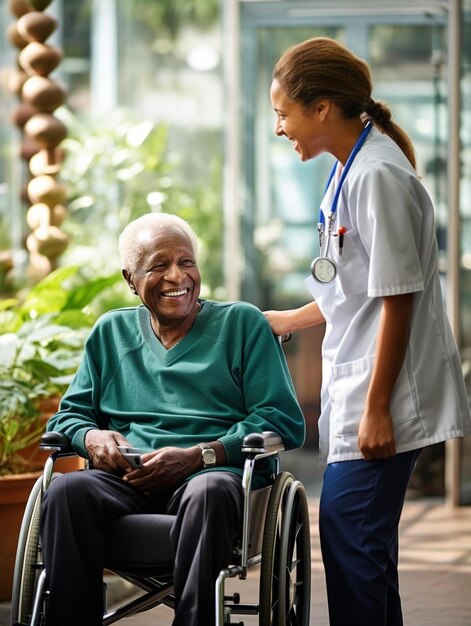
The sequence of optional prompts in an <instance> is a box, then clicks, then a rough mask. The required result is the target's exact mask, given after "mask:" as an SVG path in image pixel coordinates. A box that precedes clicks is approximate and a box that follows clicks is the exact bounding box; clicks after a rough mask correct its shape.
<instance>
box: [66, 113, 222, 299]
mask: <svg viewBox="0 0 471 626" xmlns="http://www.w3.org/2000/svg"><path fill="white" fill-rule="evenodd" d="M56 115H57V116H58V117H61V119H62V121H63V122H64V123H65V124H66V126H67V129H68V137H67V138H66V139H65V140H64V142H63V144H62V146H63V148H64V150H65V152H66V154H67V158H66V159H65V161H64V164H63V166H62V168H61V180H62V181H63V182H64V184H65V185H66V188H67V190H68V207H67V208H68V217H67V219H66V221H65V222H64V224H63V226H62V227H63V229H64V230H65V231H67V233H68V234H69V235H70V237H71V245H70V247H69V249H68V250H67V251H66V252H65V253H64V255H63V257H62V261H63V263H68V264H74V263H75V262H76V258H77V255H79V256H80V260H81V263H83V264H84V265H86V266H87V268H88V269H89V270H91V271H104V269H105V271H110V272H111V271H115V270H117V269H119V267H120V266H119V258H118V251H117V241H118V236H119V234H120V232H121V231H122V230H123V228H124V227H125V226H126V225H127V224H128V223H129V222H130V221H131V220H133V219H135V218H137V217H139V216H141V215H143V214H145V213H148V212H149V211H165V212H169V213H175V214H176V215H179V216H180V217H182V218H184V219H186V220H188V221H189V222H190V224H191V225H192V227H193V228H194V229H195V231H196V233H197V235H198V238H199V239H200V243H201V254H200V269H201V273H202V277H203V295H204V296H207V297H223V293H222V291H223V287H222V286H223V284H224V278H223V272H222V251H223V212H222V162H221V159H220V157H219V153H218V152H217V146H218V145H219V142H218V137H217V135H209V134H207V135H205V141H204V142H203V144H204V145H203V146H201V145H198V149H197V150H195V149H192V148H191V146H192V145H193V144H192V143H191V138H190V137H188V138H187V141H186V143H187V144H188V146H189V148H188V149H185V150H180V151H177V150H175V149H174V150H170V148H169V145H168V143H169V138H168V128H167V127H166V126H165V125H163V124H155V123H153V122H151V121H150V120H142V119H141V120H136V119H135V117H134V116H133V115H132V114H130V113H129V112H128V111H126V110H123V109H119V110H115V111H112V112H111V113H109V114H108V115H107V117H106V118H105V119H104V118H103V117H96V116H88V117H85V116H81V117H78V116H76V115H74V114H72V113H71V112H70V111H69V110H67V109H66V108H64V107H63V108H61V109H58V111H57V112H56ZM193 140H194V139H193ZM199 143H202V142H201V141H200V142H199ZM203 150H206V152H203ZM177 153H178V155H177ZM202 164H203V165H202ZM123 285H124V283H123Z"/></svg>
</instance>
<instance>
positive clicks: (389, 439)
mask: <svg viewBox="0 0 471 626" xmlns="http://www.w3.org/2000/svg"><path fill="white" fill-rule="evenodd" d="M358 447H359V448H360V452H361V453H362V454H363V457H364V458H365V460H366V461H372V460H376V459H389V458H390V457H392V456H395V455H396V442H395V440H394V427H393V421H392V417H391V414H390V413H389V411H378V410H375V411H374V412H373V411H371V410H370V411H365V413H364V414H363V417H362V418H361V420H360V427H359V429H358Z"/></svg>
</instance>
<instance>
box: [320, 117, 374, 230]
mask: <svg viewBox="0 0 471 626" xmlns="http://www.w3.org/2000/svg"><path fill="white" fill-rule="evenodd" d="M372 128H373V124H372V123H371V122H368V123H367V124H366V126H365V128H364V129H363V131H362V133H361V135H360V136H359V137H358V139H357V142H356V144H355V145H354V146H353V150H352V151H351V153H350V156H349V157H348V160H347V162H346V164H345V167H344V168H343V172H342V176H341V177H340V180H339V184H338V185H337V189H336V190H335V195H334V201H333V202H332V207H331V209H330V213H329V221H330V224H332V222H333V221H334V217H335V211H336V210H337V204H338V202H339V197H340V192H341V191H342V185H343V183H344V181H345V178H346V177H347V174H348V170H349V169H350V167H351V165H352V163H353V161H354V159H355V157H356V155H357V154H358V153H359V152H360V149H361V147H362V146H363V144H364V143H365V140H366V138H367V137H368V133H369V132H370V130H371V129H372ZM337 165H338V161H336V162H335V165H334V167H333V168H332V171H331V173H330V176H329V180H328V181H327V185H326V188H325V191H324V196H325V194H326V193H327V189H328V188H329V187H330V183H331V182H332V179H333V177H334V175H335V170H336V169H337ZM324 225H325V218H324V213H323V211H322V209H319V223H318V224H317V230H318V231H319V233H320V234H321V233H323V231H324Z"/></svg>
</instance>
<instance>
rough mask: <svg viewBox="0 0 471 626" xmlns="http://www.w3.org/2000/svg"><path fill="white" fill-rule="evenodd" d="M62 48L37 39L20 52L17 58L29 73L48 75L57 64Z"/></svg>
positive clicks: (60, 57)
mask: <svg viewBox="0 0 471 626" xmlns="http://www.w3.org/2000/svg"><path fill="white" fill-rule="evenodd" d="M61 59H62V50H61V49H60V48H57V47H56V46H49V45H47V44H44V43H40V42H39V41H32V42H31V43H29V44H28V45H27V46H26V47H25V48H23V50H22V51H21V52H20V54H19V57H18V60H19V63H20V65H21V67H22V68H23V69H24V70H25V71H26V72H28V73H29V74H38V75H39V76H48V75H49V74H50V73H51V72H53V71H54V70H55V69H56V67H57V66H58V65H59V63H60V61H61Z"/></svg>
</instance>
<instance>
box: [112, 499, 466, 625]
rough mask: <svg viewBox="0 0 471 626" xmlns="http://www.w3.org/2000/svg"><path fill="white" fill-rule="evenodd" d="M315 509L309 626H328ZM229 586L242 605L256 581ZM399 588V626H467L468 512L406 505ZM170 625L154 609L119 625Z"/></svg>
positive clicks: (251, 621)
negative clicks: (243, 594)
mask: <svg viewBox="0 0 471 626" xmlns="http://www.w3.org/2000/svg"><path fill="white" fill-rule="evenodd" d="M317 504H318V502H317V499H311V500H310V514H311V522H312V523H311V529H312V531H311V539H312V595H311V622H310V623H311V626H328V624H329V621H328V617H327V606H326V593H325V584H324V579H323V572H322V562H321V558H320V551H319V537H318V533H317ZM231 584H232V581H231ZM233 584H234V586H236V585H238V586H239V588H238V590H239V591H240V590H241V585H246V586H247V587H248V589H247V591H246V593H247V595H248V596H249V599H247V598H246V600H247V601H249V602H250V598H253V597H254V596H256V590H257V585H258V578H257V576H252V577H250V579H249V580H248V581H247V582H245V583H241V582H239V581H237V582H235V583H233ZM400 584H401V590H402V591H401V594H402V601H403V612H404V624H405V626H471V507H463V508H457V509H452V508H448V507H446V506H444V505H443V504H441V502H437V501H408V502H407V503H406V506H405V508H404V513H403V517H402V523H401V565H400ZM229 590H230V589H229V586H228V589H227V591H229ZM240 619H243V620H244V623H245V626H256V625H257V624H258V621H257V618H256V617H245V616H244V617H242V616H240ZM234 621H235V618H234ZM170 623H171V612H170V611H169V610H168V609H164V608H160V607H159V608H156V609H153V610H152V611H149V612H148V613H147V614H146V615H141V616H136V617H132V618H128V619H126V620H124V621H123V624H126V625H127V626H168V624H170ZM345 626H348V625H345Z"/></svg>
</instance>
